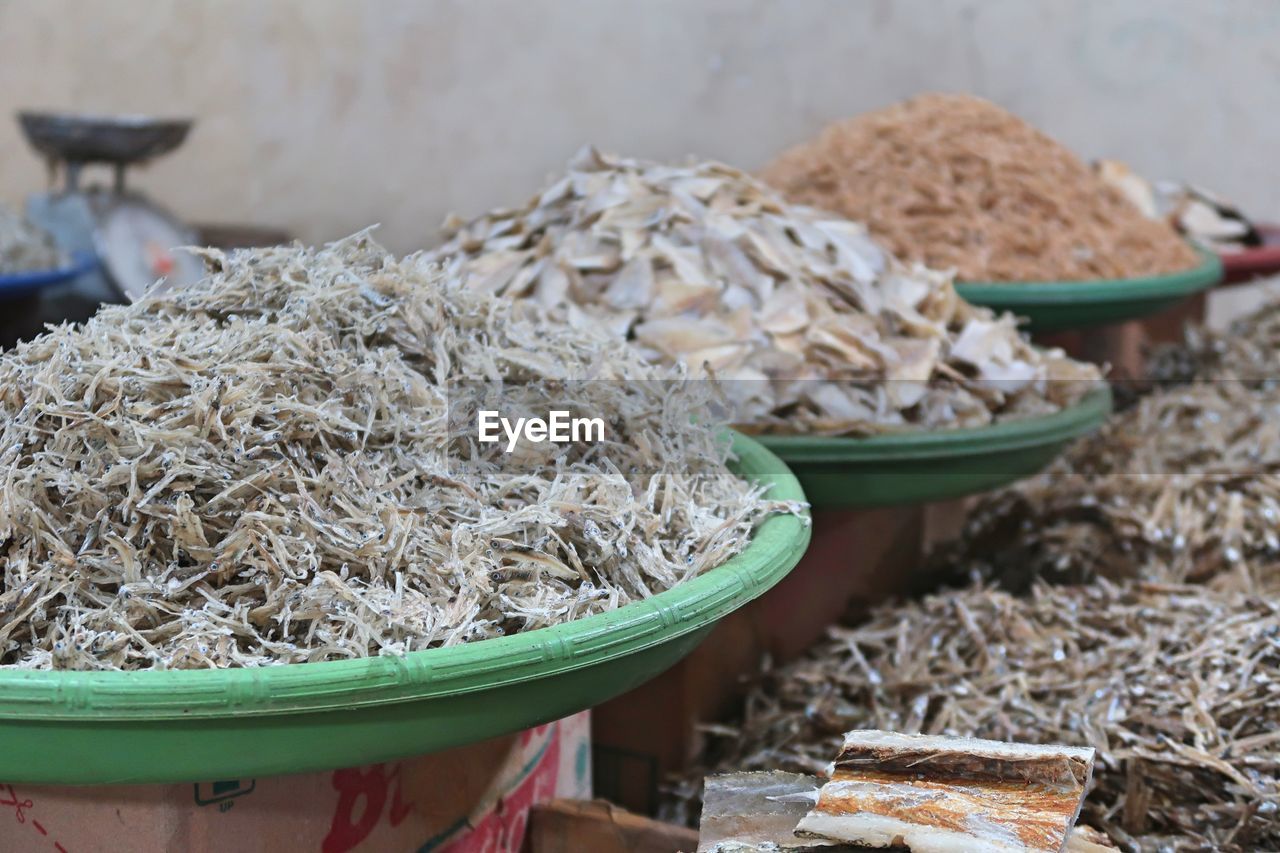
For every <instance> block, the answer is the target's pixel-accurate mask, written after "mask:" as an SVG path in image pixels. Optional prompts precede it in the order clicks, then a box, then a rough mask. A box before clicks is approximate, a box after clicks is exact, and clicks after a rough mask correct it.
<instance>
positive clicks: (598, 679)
mask: <svg viewBox="0 0 1280 853" xmlns="http://www.w3.org/2000/svg"><path fill="white" fill-rule="evenodd" d="M734 449H735V451H736V452H737V454H738V457H739V459H738V462H737V463H736V464H735V470H737V471H738V473H739V474H741V475H742V476H743V477H746V478H748V479H751V480H756V481H759V482H762V483H770V484H772V485H773V489H772V491H771V495H772V496H773V497H776V498H779V499H783V500H804V493H803V492H802V491H801V490H800V486H799V485H798V484H797V482H796V478H795V477H794V476H793V475H792V474H791V473H790V472H789V471H788V470H787V469H786V467H785V466H784V465H783V464H782V463H781V462H780V461H779V460H778V459H777V457H775V456H774V455H773V454H771V453H770V452H769V451H768V450H766V449H765V448H763V447H762V446H761V445H759V444H758V443H756V442H755V441H752V440H751V439H748V438H745V437H743V436H737V435H735V437H734ZM808 544H809V525H808V522H807V519H803V518H797V517H795V516H790V515H776V516H772V517H770V518H768V519H766V520H765V521H764V523H763V524H761V525H760V527H759V528H758V529H757V530H756V531H755V534H754V536H753V537H752V541H751V544H750V546H749V547H748V548H747V549H746V550H745V551H744V552H743V553H741V554H739V555H738V556H736V557H734V558H733V559H731V560H729V561H728V562H726V563H725V564H724V565H722V566H718V567H716V568H714V569H712V570H710V571H708V572H706V573H704V574H702V575H700V576H699V577H697V578H694V579H693V580H690V581H688V582H686V583H684V584H681V585H680V586H677V587H676V588H674V589H671V590H668V591H667V592H663V593H660V594H658V595H655V596H653V597H652V598H650V599H647V600H645V601H641V602H635V603H633V604H628V605H626V606H624V607H620V608H618V609H617V610H614V611H611V612H609V613H602V614H597V615H595V616H590V617H587V618H585V619H579V620H575V621H573V622H568V623H565V624H563V625H557V626H554V627H550V628H541V629H538V630H536V631H528V632H525V633H522V634H515V635H512V636H508V637H499V638H496V639H491V640H483V641H480V642H475V643H469V644H465V645H461V646H456V647H451V648H445V649H430V650H428V651H422V652H413V653H411V654H408V655H404V656H403V657H375V658H366V659H360V660H344V661H333V662H324V663H305V664H288V665H281V666H275V667H263V668H259V669H226V670H194V671H193V670H183V671H154V670H147V671H140V672H51V671H33V670H17V669H4V670H0V779H3V780H4V781H6V782H24V783H37V784H58V785H74V784H107V783H142V782H178V781H204V780H210V779H234V778H245V777H255V776H270V775H275V774H282V773H301V772H307V771H315V770H324V769H329V768H335V767H347V766H353V765H359V764H368V763H373V762H380V761H389V760H392V759H396V758H402V757H405V756H409V755H418V754H423V753H427V752H432V751H435V750H440V749H444V748H447V747H452V746H459V745H462V744H466V743H471V742H474V741H478V740H483V739H485V738H490V737H495V736H498V735H501V734H505V733H508V732H513V731H518V730H521V729H526V728H529V727H531V726H536V725H540V724H542V723H546V722H550V721H551V720H555V719H558V718H560V717H564V716H566V715H568V714H572V713H575V712H577V711H580V710H582V709H583V708H588V707H591V706H593V705H596V704H599V703H600V702H602V701H604V700H605V699H609V698H611V697H613V696H616V695H617V694H619V693H623V692H625V691H627V690H630V689H631V688H633V687H636V686H637V685H639V684H641V683H643V682H644V681H647V680H648V679H650V678H653V677H654V676H655V675H657V674H659V673H660V672H662V671H663V670H665V669H667V668H668V667H670V666H671V665H672V664H674V663H675V662H676V661H678V660H680V659H681V658H683V657H684V656H685V655H687V654H688V653H689V652H690V651H692V650H693V649H694V647H696V646H697V645H698V643H699V642H700V641H701V640H702V639H703V638H704V637H705V636H706V635H707V633H708V632H709V631H710V630H711V628H712V626H713V625H714V624H715V623H716V622H717V621H718V620H719V619H720V618H721V617H723V616H724V615H726V614H727V613H729V612H731V611H733V610H736V609H737V608H739V607H741V606H742V605H744V604H746V603H747V602H748V601H750V600H752V599H754V598H756V597H757V596H759V595H760V594H761V593H763V592H764V591H765V590H767V589H769V588H770V587H771V586H773V585H774V584H775V583H777V582H778V581H779V580H781V579H782V578H783V577H784V576H785V575H786V574H787V572H789V571H790V570H791V568H792V567H793V566H794V565H795V564H796V562H797V561H798V560H799V559H800V556H801V555H802V554H803V553H804V550H805V548H806V547H807V546H808Z"/></svg>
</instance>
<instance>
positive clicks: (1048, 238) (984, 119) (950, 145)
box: [763, 94, 1199, 281]
mask: <svg viewBox="0 0 1280 853" xmlns="http://www.w3.org/2000/svg"><path fill="white" fill-rule="evenodd" d="M763 176H764V179H765V180H766V181H767V182H768V183H770V184H772V185H773V186H775V187H777V188H778V189H780V190H782V191H783V193H784V194H785V195H786V196H787V198H789V199H791V200H792V201H796V202H799V203H802V204H810V205H814V206H815V207H820V208H823V209H826V210H832V211H835V212H836V213H839V214H841V215H843V216H847V217H849V218H850V219H856V220H858V221H860V222H866V223H867V225H868V227H869V228H870V229H871V234H872V236H874V237H875V238H876V239H878V240H881V241H882V242H883V243H884V244H885V245H886V246H888V247H889V248H890V249H891V250H892V251H893V252H894V253H896V254H897V255H898V256H899V257H902V258H907V259H911V260H917V261H920V262H922V263H925V264H927V265H928V266H930V267H933V268H935V269H955V270H956V271H957V275H958V276H959V277H960V278H961V279H962V280H964V281H1077V280H1082V279H1099V278H1102V279H1117V278H1133V277H1140V276H1149V275H1157V274H1161V273H1170V272H1176V271H1179V270H1185V269H1190V268H1192V267H1194V266H1196V265H1197V264H1198V263H1199V258H1198V257H1197V256H1196V253H1195V252H1193V251H1192V250H1191V248H1190V247H1189V246H1187V245H1186V244H1185V243H1184V242H1183V241H1182V239H1181V238H1179V237H1178V235H1177V234H1176V233H1175V232H1174V230H1173V229H1172V228H1170V227H1169V226H1168V225H1167V224H1166V223H1164V222H1161V221H1156V220H1151V219H1148V218H1146V217H1144V216H1143V215H1142V214H1141V213H1140V212H1139V211H1138V210H1136V209H1135V208H1134V207H1133V205H1131V204H1130V203H1129V202H1128V201H1127V200H1126V198H1125V197H1124V196H1123V195H1121V193H1120V192H1118V191H1116V190H1115V189H1114V188H1112V187H1111V186H1109V185H1108V184H1106V183H1104V182H1103V181H1102V180H1101V179H1100V178H1099V177H1098V176H1096V175H1095V174H1094V173H1093V172H1092V171H1091V170H1090V168H1089V166H1088V165H1086V164H1085V163H1084V162H1083V161H1081V160H1080V159H1079V158H1078V157H1076V156H1075V155H1074V154H1072V153H1071V152H1070V151H1069V150H1067V148H1065V147H1064V146H1062V145H1060V144H1059V143H1057V142H1055V141H1054V140H1052V139H1050V138H1049V137H1048V136H1046V135H1045V134H1043V133H1041V132H1040V131H1038V130H1036V129H1035V128H1033V127H1032V126H1031V125H1029V124H1027V123H1026V122H1024V121H1022V120H1021V119H1019V118H1018V117H1017V116H1014V115H1012V114H1010V113H1008V112H1006V111H1005V110H1003V109H1001V108H1000V107H998V106H996V105H995V104H992V103H990V102H988V101H985V100H982V99H981V98H975V97H972V96H969V95H939V94H934V95H922V96H920V97H917V98H912V99H911V100H909V101H905V102H903V103H901V104H896V105H894V106H891V107H888V108H886V109H883V110H879V111H876V112H872V113H867V114H865V115H861V116H857V117H855V118H851V119H848V120H847V121H843V122H839V123H836V124H833V125H831V126H830V127H828V128H827V129H825V130H824V131H822V133H821V134H819V135H818V136H817V137H816V138H815V139H813V140H812V141H810V142H807V143H803V144H801V145H798V146H796V147H795V148H792V149H791V150H789V151H786V152H784V153H783V154H782V155H781V156H780V157H779V158H778V159H777V160H775V161H774V162H773V163H772V164H770V165H769V166H768V167H767V168H766V169H765V170H764V172H763Z"/></svg>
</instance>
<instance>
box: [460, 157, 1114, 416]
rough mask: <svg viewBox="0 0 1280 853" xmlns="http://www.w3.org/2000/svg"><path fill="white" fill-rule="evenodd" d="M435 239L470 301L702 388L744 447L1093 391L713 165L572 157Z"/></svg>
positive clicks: (893, 267)
mask: <svg viewBox="0 0 1280 853" xmlns="http://www.w3.org/2000/svg"><path fill="white" fill-rule="evenodd" d="M446 227H447V232H448V236H449V240H448V242H447V243H446V245H444V246H443V247H442V248H440V249H438V250H437V253H438V256H439V257H440V258H441V259H442V262H443V263H444V264H445V265H446V267H447V269H448V270H449V271H450V272H451V273H457V274H459V275H464V276H465V277H466V278H467V280H468V281H469V283H470V285H471V286H472V287H473V288H475V289H476V290H479V291H482V292H485V293H494V294H501V295H504V296H509V297H528V298H531V299H533V300H535V301H537V302H539V303H541V304H542V305H544V306H546V307H548V308H551V309H555V310H557V311H558V312H559V316H562V317H565V318H566V319H567V321H568V322H569V323H570V324H571V325H573V326H575V327H603V328H606V329H609V330H611V331H612V332H613V333H614V334H616V335H618V336H619V337H628V338H631V339H634V341H635V342H636V343H637V344H638V345H639V346H640V347H641V348H642V349H643V351H644V352H645V353H646V354H647V355H648V356H649V357H650V358H652V359H653V360H655V361H660V362H663V363H675V362H679V363H684V364H685V365H687V366H688V367H689V368H690V369H691V370H693V371H695V372H696V371H699V370H705V371H706V372H707V373H708V374H710V375H713V376H715V377H716V378H717V379H719V380H720V381H721V383H722V385H723V386H724V388H725V389H726V392H727V396H728V397H729V398H730V399H731V400H733V402H734V403H735V404H736V405H737V409H736V411H737V418H738V421H739V423H742V424H745V425H746V426H747V428H748V429H751V430H756V431H769V432H812V433H826V434H854V435H865V434H872V433H880V432H888V431H896V430H904V429H912V428H923V429H935V428H939V427H954V426H980V425H984V424H988V423H990V422H992V421H994V420H1002V419H1006V418H1016V417H1021V416H1027V415H1033V414H1040V413H1045V412H1052V411H1055V410H1057V409H1059V408H1061V407H1063V406H1067V405H1070V404H1071V403H1073V402H1075V401H1076V400H1077V399H1079V397H1080V396H1081V395H1082V394H1084V393H1085V392H1086V391H1088V390H1089V388H1090V387H1091V386H1092V384H1093V382H1094V381H1096V380H1097V379H1098V378H1099V373H1098V371H1097V369H1096V368H1094V367H1093V366H1092V365H1086V364H1081V363H1079V362H1074V361H1071V360H1070V359H1068V358H1066V357H1065V356H1064V355H1063V353H1062V352H1061V351H1060V350H1048V351H1039V350H1036V349H1034V348H1032V347H1031V346H1030V344H1029V343H1028V342H1027V341H1026V340H1025V339H1024V338H1022V337H1021V336H1020V335H1019V334H1018V332H1017V329H1016V327H1015V323H1014V320H1013V318H1012V317H1010V316H1007V315H1006V316H1004V317H997V316H996V315H994V314H993V313H992V312H990V311H989V310H987V309H983V308H976V307H973V306H971V305H969V304H967V303H965V302H964V301H963V300H961V299H960V298H959V297H958V296H957V295H956V292H955V289H954V288H953V287H952V283H951V280H950V278H949V277H948V276H946V275H943V274H941V273H937V272H932V271H929V270H926V269H924V268H922V267H919V266H915V267H908V266H905V265H902V264H899V263H898V262H897V261H895V260H893V259H892V258H890V257H889V256H887V255H886V254H885V253H884V252H882V251H881V250H880V249H879V248H878V247H877V246H876V245H875V243H873V242H872V241H871V239H870V238H869V237H868V236H867V233H866V230H865V229H864V228H863V227H862V226H861V225H858V224H857V223H854V222H849V221H847V220H843V219H838V218H836V217H833V216H831V215H829V214H822V213H819V212H817V211H814V210H810V209H808V208H803V207H797V206H794V205H789V204H787V203H786V202H785V201H783V200H782V199H781V198H780V197H779V196H778V195H777V194H776V193H774V192H773V191H771V190H769V189H768V188H767V187H764V186H763V185H762V184H760V183H759V182H757V181H755V180H754V179H752V178H751V177H750V176H748V175H745V174H743V173H742V172H740V171H738V170H736V169H733V168H730V167H728V166H724V165H720V164H716V163H702V164H698V165H692V166H687V167H675V166H664V165H656V164H652V163H645V162H641V161H635V160H625V159H620V158H616V157H611V156H606V155H603V154H601V153H599V152H597V151H595V150H594V149H591V148H587V149H584V150H583V151H581V152H580V153H579V154H578V155H577V157H575V158H574V160H573V161H572V162H571V163H570V164H569V172H568V174H567V175H566V176H565V177H563V178H561V179H560V180H558V181H556V182H555V183H554V184H552V185H551V186H550V187H549V188H547V189H546V190H545V191H543V192H542V193H540V194H539V195H537V196H535V197H534V198H532V199H530V200H529V201H528V202H527V203H526V204H525V205H524V206H522V207H520V208H518V209H514V210H496V211H493V212H491V213H488V214H486V215H484V216H481V217H479V218H477V219H474V220H471V221H470V222H463V221H461V220H457V219H454V220H452V221H451V222H449V223H447V224H446Z"/></svg>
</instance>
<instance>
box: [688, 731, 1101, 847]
mask: <svg viewBox="0 0 1280 853" xmlns="http://www.w3.org/2000/svg"><path fill="white" fill-rule="evenodd" d="M843 740H844V742H843V744H842V745H841V747H840V751H839V754H838V755H836V757H835V760H834V761H833V762H832V765H831V767H830V768H829V772H828V773H827V774H826V775H827V776H828V778H826V779H825V780H824V779H822V778H820V777H816V776H804V775H801V774H793V773H786V772H778V771H774V772H767V773H760V772H747V773H728V774H721V775H716V776H711V777H708V779H707V780H706V785H705V794H704V804H703V810H702V819H701V821H700V822H699V844H698V853H730V851H734V853H737V851H746V850H755V851H765V850H775V851H776V850H780V849H781V850H797V849H805V848H811V847H814V846H818V847H821V846H823V845H824V844H825V845H831V844H844V845H852V846H854V847H855V848H856V849H873V848H874V849H884V848H886V847H895V848H905V849H908V850H911V851H913V853H952V852H953V851H958V850H984V851H989V853H1062V851H1063V850H1064V849H1068V850H1071V849H1074V848H1072V847H1070V846H1068V844H1069V839H1071V838H1072V837H1073V836H1075V834H1076V833H1075V832H1074V831H1073V830H1074V828H1075V822H1076V818H1077V817H1078V816H1079V814H1080V806H1081V803H1082V801H1083V799H1084V794H1085V790H1086V789H1087V787H1088V785H1089V779H1090V776H1091V775H1092V773H1093V760H1094V750H1093V749H1091V748H1088V747H1062V746H1055V745H1034V744H1019V743H1004V742H1001V741H992V740H982V739H978V738H958V737H946V736H940V735H903V734H899V733H896V732H886V731H877V730H869V731H852V732H846V733H845V735H844V738H843ZM1112 849H1114V848H1112Z"/></svg>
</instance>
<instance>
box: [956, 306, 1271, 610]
mask: <svg viewBox="0 0 1280 853" xmlns="http://www.w3.org/2000/svg"><path fill="white" fill-rule="evenodd" d="M1190 341H1191V342H1190V346H1189V347H1187V348H1183V349H1181V350H1178V351H1177V352H1178V353H1179V355H1178V356H1177V357H1176V358H1175V357H1174V356H1173V355H1166V357H1165V358H1164V359H1163V364H1162V366H1161V367H1160V368H1159V371H1158V372H1159V373H1161V374H1162V375H1163V376H1164V378H1165V379H1179V380H1182V382H1181V383H1178V382H1169V383H1167V384H1164V386H1163V387H1160V388H1158V390H1155V391H1153V392H1151V393H1149V394H1147V395H1145V396H1143V397H1141V398H1140V399H1139V400H1138V401H1137V402H1136V403H1135V404H1134V405H1133V406H1132V407H1131V408H1129V409H1127V410H1126V411H1124V412H1122V413H1120V414H1118V415H1116V416H1115V417H1113V418H1112V419H1111V421H1110V422H1109V423H1108V424H1106V425H1105V426H1104V427H1103V428H1102V429H1101V430H1100V431H1098V432H1097V433H1095V434H1094V435H1092V436H1090V437H1088V438H1085V439H1082V440H1081V441H1079V442H1078V443H1076V444H1075V445H1074V446H1072V447H1071V448H1070V449H1069V450H1068V451H1067V452H1066V453H1065V454H1064V455H1063V456H1062V457H1060V458H1059V459H1058V460H1057V461H1056V462H1055V463H1054V464H1053V465H1051V466H1050V467H1049V468H1048V469H1047V470H1046V471H1044V472H1043V473H1041V474H1040V475H1038V476H1036V477H1033V478H1031V479H1029V480H1025V481H1023V482H1021V483H1018V484H1015V485H1013V486H1011V487H1009V488H1008V489H1005V490H1003V491H1001V492H997V493H995V494H993V495H990V496H988V497H985V498H983V499H982V500H981V501H980V502H979V503H978V504H977V506H976V507H975V508H974V509H973V510H972V511H971V513H970V516H969V519H968V521H967V523H966V527H965V531H964V536H963V537H961V538H960V539H959V540H958V541H957V542H955V543H950V544H948V545H946V546H944V548H943V549H942V550H941V551H940V553H939V555H938V557H937V562H938V563H939V564H950V565H962V566H966V567H968V568H972V567H975V566H976V567H978V568H980V569H981V570H982V571H983V572H985V573H987V574H989V575H991V576H994V577H998V578H999V579H1000V580H1001V581H1002V583H1003V584H1004V585H1005V586H1006V587H1008V588H1013V589H1017V588H1021V587H1025V586H1026V584H1027V582H1028V581H1029V579H1030V578H1031V577H1033V576H1037V575H1038V576H1043V577H1046V578H1049V579H1052V580H1055V581H1071V582H1075V581H1081V580H1087V579H1088V578H1090V577H1091V576H1093V575H1094V574H1101V575H1104V576H1106V577H1110V578H1121V577H1139V578H1142V579H1145V580H1160V581H1183V580H1192V581H1203V580H1208V579H1210V578H1215V577H1219V578H1222V579H1223V581H1224V582H1228V583H1233V584H1239V583H1243V584H1244V585H1245V586H1247V587H1250V588H1256V589H1280V523H1278V522H1280V383H1277V382H1276V381H1275V377H1274V372H1275V371H1276V369H1277V367H1278V366H1280V360H1278V359H1277V356H1276V353H1277V351H1278V349H1277V347H1280V304H1273V305H1270V306H1267V307H1264V308H1263V309H1261V310H1260V311H1258V312H1257V313H1255V314H1254V315H1252V316H1250V317H1247V318H1245V319H1243V320H1240V321H1238V322H1237V323H1235V324H1234V325H1233V326H1232V327H1231V328H1230V329H1229V330H1227V331H1226V332H1223V333H1216V334H1215V333H1206V332H1204V331H1199V332H1194V333H1192V335H1191V339H1190Z"/></svg>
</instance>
